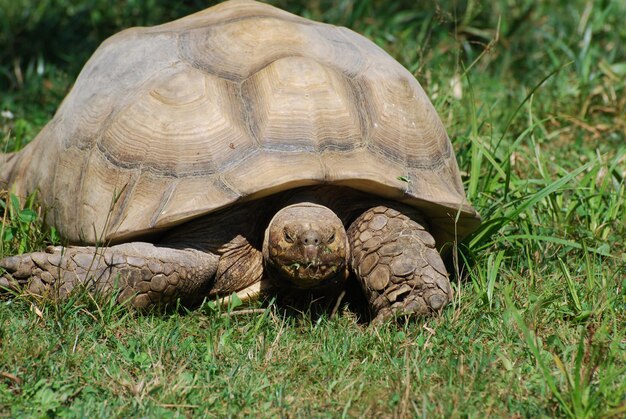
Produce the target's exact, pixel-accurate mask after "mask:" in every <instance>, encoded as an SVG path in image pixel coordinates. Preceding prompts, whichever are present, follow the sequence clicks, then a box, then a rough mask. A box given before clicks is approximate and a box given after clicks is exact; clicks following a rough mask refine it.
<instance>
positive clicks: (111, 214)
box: [0, 0, 480, 321]
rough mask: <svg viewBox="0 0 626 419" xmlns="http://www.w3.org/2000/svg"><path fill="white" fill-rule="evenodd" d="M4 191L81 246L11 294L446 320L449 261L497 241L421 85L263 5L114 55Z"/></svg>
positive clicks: (144, 33)
mask: <svg viewBox="0 0 626 419" xmlns="http://www.w3.org/2000/svg"><path fill="white" fill-rule="evenodd" d="M0 180H1V181H3V182H4V183H5V184H6V185H8V188H9V190H10V191H11V192H12V193H15V194H16V195H18V196H21V197H24V196H26V195H28V194H30V193H32V192H34V191H37V193H38V197H39V198H40V200H41V203H42V205H43V206H44V208H46V209H47V215H46V222H47V223H48V224H49V225H52V226H55V227H56V228H57V229H58V230H59V231H60V232H61V233H62V234H63V235H64V237H65V238H66V239H67V240H68V242H69V243H73V244H75V245H76V246H68V247H60V246H58V247H50V248H48V249H47V250H46V251H44V252H36V253H30V254H24V255H18V256H11V257H7V258H4V259H2V260H0V266H2V267H3V268H4V273H3V274H2V275H3V276H2V277H1V278H0V285H2V286H4V287H8V288H19V289H26V290H28V291H30V292H33V293H37V294H54V295H57V296H59V295H60V296H64V295H67V293H68V292H70V291H71V289H72V288H73V287H75V286H76V285H77V284H85V285H87V286H88V287H93V288H95V289H100V290H109V291H110V290H112V289H113V288H116V289H117V291H118V294H117V295H118V297H117V298H118V300H119V301H120V302H124V303H129V304H131V305H134V306H136V307H145V306H149V305H155V304H163V303H167V302H170V301H173V300H175V299H179V300H180V301H183V302H185V301H197V300H198V299H202V298H212V297H213V298H215V297H219V296H228V295H232V293H237V294H238V295H239V296H241V297H247V298H251V297H253V296H256V295H259V294H260V293H270V292H271V293H274V292H275V293H288V292H290V291H289V290H309V291H310V292H314V291H315V290H323V289H339V288H341V287H343V286H345V284H346V282H347V281H349V280H354V281H357V282H359V283H360V286H361V288H362V290H363V292H364V294H365V297H366V299H367V301H368V304H369V306H370V308H371V311H372V313H373V316H374V320H375V321H382V320H385V319H387V318H390V317H395V316H398V315H405V314H416V315H425V314H428V313H434V312H438V311H440V310H441V308H442V307H443V306H445V305H446V303H448V302H449V301H450V299H451V289H450V283H449V279H448V275H447V273H446V268H445V266H444V264H443V262H442V259H441V256H440V253H439V251H438V250H437V249H440V248H441V246H442V245H443V244H444V243H446V242H449V241H452V240H455V239H462V238H463V237H465V236H467V235H468V234H469V233H470V232H472V231H473V230H475V229H476V227H477V226H478V224H479V222H480V218H479V216H478V214H477V212H476V211H475V210H474V209H473V208H472V207H471V206H470V204H469V203H468V202H467V199H466V196H465V193H464V191H463V187H462V183H461V179H460V175H459V169H458V166H457V162H456V159H455V156H454V152H453V149H452V146H451V143H450V140H449V138H448V136H447V134H446V131H445V129H444V127H443V124H442V122H441V120H440V119H439V117H438V116H437V113H436V112H435V109H434V108H433V106H432V104H431V103H430V101H429V99H428V98H427V96H426V94H425V93H424V91H423V90H422V88H421V86H420V85H419V83H418V82H417V81H416V80H415V78H414V77H413V76H412V75H411V73H410V72H409V71H407V70H406V69H405V68H403V67H402V66H401V65H400V64H399V63H398V62H396V61H395V60H394V59H392V58H391V57H390V56H389V55H388V54H387V53H385V52H384V51H383V50H382V49H381V48H379V47H377V46H376V45H375V44H373V43H372V42H370V41H369V40H367V39H365V38H364V37H362V36H360V35H358V34H356V33H354V32H352V31H351V30H348V29H346V28H341V27H336V26H332V25H328V24H323V23H317V22H313V21H310V20H307V19H304V18H301V17H298V16H295V15H292V14H290V13H287V12H284V11H282V10H279V9H277V8H274V7H272V6H269V5H265V4H262V3H257V2H254V1H248V0H233V1H228V2H224V3H222V4H219V5H217V6H215V7H211V8H209V9H207V10H204V11H201V12H198V13H196V14H193V15H190V16H188V17H185V18H182V19H179V20H176V21H173V22H170V23H166V24H163V25H159V26H155V27H149V28H132V29H128V30H125V31H123V32H121V33H119V34H117V35H115V36H112V37H111V38H109V39H108V40H106V41H105V42H104V43H103V44H102V45H101V46H100V47H99V48H98V49H97V51H96V52H95V53H94V55H93V56H92V57H91V59H90V60H89V61H88V62H87V64H86V65H85V67H84V68H83V70H82V72H81V73H80V75H79V76H78V79H77V80H76V83H75V85H74V86H73V88H72V90H71V92H70V93H69V94H68V95H67V97H66V98H65V100H64V101H63V103H62V104H61V106H60V108H59V110H58V111H57V113H56V114H55V116H54V118H53V119H52V120H51V121H50V122H49V123H48V124H47V125H46V126H45V127H44V128H43V129H42V131H41V132H40V133H39V135H38V136H37V137H36V138H35V139H34V140H33V141H32V142H31V143H30V144H28V145H27V146H26V147H25V148H24V149H23V150H21V151H20V152H18V153H13V154H4V155H2V156H1V157H0ZM86 245H91V246H86ZM349 278H352V279H349ZM307 292H308V291H307Z"/></svg>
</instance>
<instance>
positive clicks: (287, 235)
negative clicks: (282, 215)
mask: <svg viewBox="0 0 626 419" xmlns="http://www.w3.org/2000/svg"><path fill="white" fill-rule="evenodd" d="M283 233H284V235H285V241H286V242H287V243H293V242H295V241H296V240H295V238H294V236H293V235H292V234H291V233H290V232H289V230H287V229H285V230H283Z"/></svg>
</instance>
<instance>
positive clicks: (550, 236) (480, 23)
mask: <svg viewBox="0 0 626 419" xmlns="http://www.w3.org/2000/svg"><path fill="white" fill-rule="evenodd" d="M113 3H115V4H114V5H111V2H110V1H108V2H106V3H105V2H103V1H99V0H91V1H84V2H82V3H80V4H79V3H78V2H69V1H68V2H63V1H57V2H52V1H40V2H34V1H29V0H19V1H18V0H0V22H2V25H0V27H2V28H3V29H2V30H3V31H4V32H0V51H2V52H1V54H3V55H1V58H2V59H1V60H0V63H1V64H0V89H1V90H0V106H1V107H2V110H3V111H4V112H3V116H2V117H0V130H1V132H0V140H2V143H3V144H4V145H5V146H4V148H5V150H7V151H11V150H16V149H19V147H21V146H23V145H24V144H25V143H26V142H27V141H28V140H30V139H32V138H33V136H34V135H35V134H36V132H37V131H38V130H39V129H40V128H41V127H42V125H43V124H44V123H45V122H46V120H48V119H49V118H50V116H51V114H52V112H53V111H54V109H55V108H56V106H57V105H58V103H59V102H60V100H61V99H62V97H63V96H64V95H65V93H66V92H67V90H68V88H69V86H70V84H71V82H72V80H73V78H74V77H75V76H76V72H77V71H78V70H79V69H80V66H81V65H82V63H83V62H84V59H85V58H86V57H87V56H88V55H89V53H90V52H91V51H93V48H95V46H96V45H97V43H98V42H99V41H100V40H101V38H102V37H103V36H106V35H109V34H110V33H113V32H115V31H117V30H119V29H120V28H121V27H125V26H130V25H134V24H152V23H157V22H160V21H164V20H168V19H171V18H173V17H176V16H178V15H180V14H183V13H186V12H188V11H191V10H197V9H199V8H201V5H200V4H199V3H201V2H194V1H187V2H182V3H180V5H179V6H177V8H175V9H170V8H167V7H165V6H164V4H165V2H160V1H157V0H143V1H141V0H136V1H130V0H129V1H126V2H122V1H114V2H113ZM287 3H289V4H287ZM386 3H387V2H374V1H359V2H356V1H348V0H344V1H338V2H336V4H335V5H334V6H333V7H330V6H329V4H328V2H325V1H321V0H320V1H312V2H282V3H281V4H282V5H283V6H289V7H288V8H289V10H292V11H294V12H298V13H300V14H304V15H305V16H308V17H312V18H316V19H319V20H324V21H326V22H330V23H336V24H342V25H348V26H350V27H352V28H354V29H355V30H357V31H359V32H361V33H363V34H365V35H366V36H368V37H369V38H370V39H373V40H374V41H375V42H377V43H378V44H379V45H381V46H382V47H383V48H385V49H386V50H388V51H389V52H390V53H391V54H392V55H394V56H395V57H396V58H397V59H398V60H399V61H400V62H402V63H403V64H404V65H405V66H406V67H407V68H409V69H410V70H411V71H412V72H414V74H415V75H416V77H417V78H418V79H419V80H420V82H421V83H422V85H423V86H424V87H425V89H426V90H427V92H428V93H429V95H430V96H431V98H432V100H433V103H434V104H435V107H436V108H437V110H438V112H439V113H440V115H441V117H442V119H443V120H444V122H445V124H446V126H447V128H448V132H449V134H450V136H451V138H452V140H453V144H454V147H455V149H456V151H457V157H458V160H459V164H460V166H461V168H462V170H463V171H464V174H465V178H464V181H465V186H466V190H467V192H468V196H469V197H470V199H471V201H472V202H473V204H474V205H475V207H476V208H477V209H478V210H479V211H480V212H481V214H482V215H483V218H484V225H483V227H482V229H481V230H480V231H479V232H477V233H476V234H475V235H474V236H472V237H470V238H469V239H468V240H467V241H466V242H465V243H462V244H461V245H460V246H459V248H458V250H459V251H458V252H455V254H456V255H458V258H457V260H458V262H459V263H452V265H453V269H452V270H453V271H455V279H454V281H455V284H454V285H455V286H454V288H455V301H454V304H453V305H452V306H451V307H449V308H448V309H446V310H445V312H444V313H443V315H442V316H441V317H438V318H430V319H425V320H416V321H414V322H411V323H409V324H402V325H396V324H392V325H387V326H384V327H380V328H377V329H373V328H368V327H365V326H363V325H362V324H360V323H359V322H358V321H357V320H356V317H355V315H354V314H351V313H350V312H344V313H342V314H341V315H339V316H335V317H333V318H331V319H328V317H327V316H326V317H324V316H323V317H321V318H316V317H313V316H311V315H309V314H307V313H303V314H300V315H286V313H285V312H284V311H283V310H282V309H281V308H280V307H277V306H276V305H275V304H267V305H264V306H262V307H263V308H264V310H261V312H262V314H261V313H259V312H254V313H252V314H235V315H228V311H226V312H225V311H220V310H217V309H215V308H214V307H213V306H210V305H205V306H204V307H203V308H202V309H200V310H196V311H193V312H184V311H183V312H180V313H179V312H175V313H167V314H163V313H149V314H138V313H135V312H132V311H128V310H125V309H120V308H118V307H117V306H115V305H114V304H112V301H113V300H112V299H108V300H107V299H95V300H94V299H92V298H90V297H89V296H87V295H77V296H75V297H74V298H72V299H71V300H68V301H65V302H61V303H57V304H53V303H50V302H45V301H37V300H34V299H33V298H28V297H13V298H4V299H2V300H0V412H2V413H3V414H4V415H7V416H9V415H11V416H17V415H33V416H55V415H67V416H84V415H87V414H89V415H90V416H91V415H94V414H95V415H99V416H111V415H119V416H127V415H136V416H139V415H141V416H152V415H159V416H170V415H171V416H176V415H201V414H205V415H207V416H223V415H253V414H256V413H259V412H264V415H267V416H279V415H280V416H309V415H315V416H340V415H342V416H374V415H377V416H378V415H383V416H442V415H446V416H473V417H477V416H483V415H491V416H506V417H509V416H518V417H519V416H568V417H608V416H615V417H618V416H623V415H625V414H626V327H625V326H626V293H625V291H624V288H625V287H626V242H625V240H624V238H625V237H626V182H625V181H624V178H625V176H626V50H625V48H626V26H624V25H623V22H621V20H622V18H623V16H624V15H626V6H625V4H624V3H623V2H622V1H619V0H615V1H602V2H594V1H583V0H578V1H576V0H574V1H565V0H563V1H552V2H541V1H538V0H537V1H531V0H526V1H521V0H519V1H513V0H499V1H493V2H484V3H483V2H477V1H468V2H455V1H438V2H436V3H435V4H434V5H431V6H420V8H417V7H416V6H413V5H412V4H413V2H412V1H410V2H409V1H407V2H406V7H405V4H404V3H403V2H395V3H394V6H389V5H386ZM61 40H62V41H63V42H65V43H61ZM67 42H70V44H68V43H67ZM64 45H65V46H64ZM67 45H72V49H71V51H68V50H67V47H66V46H67ZM2 206H3V208H4V211H3V212H2V213H1V214H3V223H2V230H1V235H2V246H1V249H0V256H2V255H5V256H6V255H10V254H15V253H18V252H24V251H30V250H32V249H35V248H41V247H43V246H45V245H46V244H48V243H50V242H58V241H59V237H58V236H59V234H58V233H57V232H56V231H54V230H52V231H51V230H49V229H46V228H44V227H43V226H42V225H41V221H40V212H41V209H39V208H38V207H36V205H34V203H33V202H27V203H26V204H25V205H22V204H19V203H17V202H14V201H12V200H11V199H10V198H9V197H7V196H6V195H3V200H2ZM464 262H465V263H464Z"/></svg>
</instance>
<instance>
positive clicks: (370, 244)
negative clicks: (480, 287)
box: [348, 206, 452, 323]
mask: <svg viewBox="0 0 626 419" xmlns="http://www.w3.org/2000/svg"><path fill="white" fill-rule="evenodd" d="M407 211H410V210H407ZM414 218H417V217H414ZM348 235H349V238H350V241H351V243H352V261H351V262H352V267H353V271H354V272H355V273H356V275H357V277H358V278H359V279H360V281H361V285H362V286H363V289H364V291H365V294H366V297H367V299H368V301H369V304H370V307H371V308H372V310H373V311H374V316H375V317H374V321H373V322H374V323H381V322H384V321H386V320H388V319H391V318H396V317H399V316H407V315H418V316H424V315H430V314H433V313H438V312H440V311H441V309H442V308H443V307H444V306H445V305H446V304H448V302H450V301H451V300H452V290H451V288H450V281H449V279H448V274H447V272H446V268H445V266H444V264H443V261H442V260H441V256H440V255H439V252H437V250H436V249H435V240H434V239H433V237H432V236H431V235H430V233H428V231H426V230H425V228H424V227H423V226H422V225H421V224H420V223H418V222H416V221H415V220H413V219H411V218H409V217H408V216H407V215H405V214H403V213H401V212H399V211H397V210H395V209H392V208H388V207H385V206H378V207H375V208H372V209H369V210H367V211H365V212H364V213H363V214H362V215H361V216H360V217H358V218H357V219H356V220H355V221H354V223H353V224H352V225H351V226H350V229H349V230H348Z"/></svg>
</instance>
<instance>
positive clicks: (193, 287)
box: [0, 242, 219, 307]
mask: <svg viewBox="0 0 626 419" xmlns="http://www.w3.org/2000/svg"><path fill="white" fill-rule="evenodd" d="M218 260H219V256H217V255H215V254H212V253H207V252H201V251H198V250H192V249H172V248H168V247H158V246H155V245H153V244H150V243H142V242H134V243H126V244H120V245H117V246H111V247H104V248H96V247H92V246H87V247H61V246H57V247H50V248H48V250H47V251H46V252H35V253H29V254H24V255H18V256H11V257H7V258H4V259H2V260H0V267H1V268H4V270H5V271H6V272H5V273H4V274H2V276H0V287H6V288H10V289H14V290H27V291H29V292H32V293H34V294H38V295H47V294H51V295H52V296H57V297H65V296H67V295H68V294H69V293H70V291H71V290H72V289H73V288H74V287H76V286H77V285H83V286H85V287H86V288H87V289H88V290H99V291H103V292H105V293H106V292H110V291H112V290H113V289H115V288H118V289H120V290H121V292H120V294H119V296H118V301H119V302H129V303H130V304H131V305H133V306H135V307H146V306H148V305H151V304H158V303H167V302H169V301H172V300H174V299H176V298H181V299H183V300H185V301H193V300H198V299H201V298H202V297H203V296H204V295H206V292H207V291H208V288H209V286H210V285H211V282H212V280H213V278H214V277H215V273H216V271H217V268H218ZM0 272H1V271H0Z"/></svg>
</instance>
